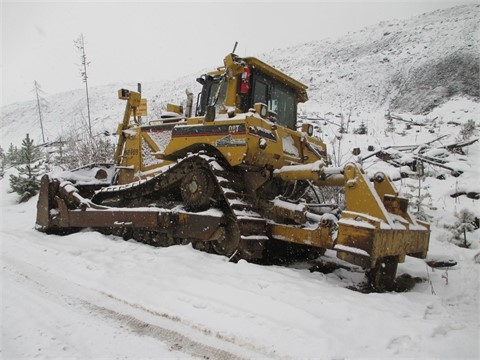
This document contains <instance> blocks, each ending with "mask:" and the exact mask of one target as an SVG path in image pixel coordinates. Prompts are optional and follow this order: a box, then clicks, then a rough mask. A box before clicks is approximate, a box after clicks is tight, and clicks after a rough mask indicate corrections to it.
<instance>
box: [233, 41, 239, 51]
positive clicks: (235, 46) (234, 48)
mask: <svg viewBox="0 0 480 360" xmlns="http://www.w3.org/2000/svg"><path fill="white" fill-rule="evenodd" d="M237 45H238V41H235V45H234V46H233V51H232V54H235V50H237Z"/></svg>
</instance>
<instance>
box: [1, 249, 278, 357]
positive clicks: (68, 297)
mask: <svg viewBox="0 0 480 360" xmlns="http://www.w3.org/2000/svg"><path fill="white" fill-rule="evenodd" d="M9 255H11V254H9ZM2 260H3V267H2V269H3V271H4V272H7V273H10V274H11V276H12V277H13V278H15V279H16V280H15V282H16V283H18V284H19V285H20V284H22V286H25V287H30V288H32V287H33V288H35V289H36V291H38V292H39V293H41V294H43V296H45V297H47V298H49V299H50V300H51V301H52V302H53V303H57V304H62V306H64V307H66V308H70V309H72V310H74V311H75V308H86V309H88V310H89V312H93V313H95V314H98V315H100V316H101V317H103V318H106V319H109V320H110V321H112V320H113V321H114V322H116V323H120V324H121V325H124V328H126V329H127V330H129V331H131V332H133V333H134V334H136V335H138V336H140V337H142V336H149V337H151V338H153V339H154V340H158V341H160V342H162V343H164V344H167V345H168V346H169V348H170V351H174V352H181V353H185V354H188V355H190V356H193V357H201V358H204V359H222V360H223V359H234V360H237V359H238V360H240V359H249V358H258V357H260V358H282V357H281V356H278V355H277V354H272V353H271V352H269V351H268V350H267V349H264V348H261V347H259V346H255V345H254V344H250V343H248V344H247V343H241V344H240V343H238V341H237V339H235V337H228V336H225V335H222V334H220V333H218V332H215V331H212V330H210V329H207V328H202V327H201V326H199V325H195V324H189V323H188V322H185V321H183V320H182V319H180V318H179V317H177V316H172V315H169V314H167V313H159V312H156V311H152V310H150V309H147V308H145V307H143V306H140V305H138V304H134V303H130V302H128V301H126V300H124V299H120V298H117V297H115V296H113V295H111V294H108V293H105V292H103V291H101V290H99V289H94V288H88V287H85V286H83V285H80V284H77V283H75V282H72V281H71V280H69V279H67V278H64V277H61V276H59V275H58V274H57V273H52V272H49V271H48V269H46V268H44V267H43V266H35V265H34V264H32V263H27V262H25V261H23V260H22V259H17V258H13V257H12V256H8V255H7V256H5V254H4V255H3V256H2ZM96 318H97V319H98V317H96ZM160 323H161V325H160ZM174 328H179V330H175V329H174ZM188 332H191V334H186V333H188ZM190 335H191V336H190ZM194 338H195V339H194ZM202 341H203V342H202ZM227 349H228V350H227ZM237 354H241V355H237Z"/></svg>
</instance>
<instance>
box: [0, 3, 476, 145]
mask: <svg viewBox="0 0 480 360" xmlns="http://www.w3.org/2000/svg"><path fill="white" fill-rule="evenodd" d="M479 23H480V5H467V6H459V7H454V8H451V9H447V10H439V11H435V12H432V13H427V14H423V15H420V16H417V17H413V18H411V19H409V20H405V21H389V22H382V23H379V24H377V25H376V26H373V27H368V28H365V29H363V30H360V31H358V32H354V33H351V34H348V35H346V36H344V37H342V38H340V39H338V40H335V41H332V40H329V39H326V40H319V41H316V42H310V43H306V44H301V45H298V46H295V47H291V48H286V49H275V50H273V51H271V52H269V53H265V54H263V55H260V56H259V57H260V58H261V59H262V60H264V61H265V62H267V63H270V64H272V65H273V66H276V67H277V68H279V69H280V70H282V71H284V72H285V73H287V74H289V75H291V76H293V77H294V78H297V79H299V80H300V81H302V82H304V83H305V84H307V85H308V86H309V98H310V100H309V101H308V102H307V103H306V104H305V105H303V106H302V107H301V111H302V113H304V114H306V115H312V114H324V113H327V112H333V113H339V112H350V111H355V112H357V113H361V114H363V115H364V116H370V117H372V116H371V115H369V114H373V113H376V112H378V111H380V112H384V111H385V110H386V109H387V108H390V109H391V110H393V111H397V112H410V113H414V114H415V113H428V112H429V111H430V110H432V109H433V108H435V107H436V106H438V105H440V104H442V103H444V102H446V101H447V100H448V99H449V98H452V97H459V96H460V97H461V96H463V97H468V98H470V99H473V100H475V101H478V100H479V93H480V90H479V88H480V85H479V84H480V80H479V64H480V60H479V54H480V44H479V41H480V36H479V25H478V24H479ZM319 38H321V34H319ZM221 62H222V59H218V63H217V64H212V68H214V67H216V66H219V65H221ZM193 70H194V69H192V71H193ZM206 70H208V69H203V70H198V71H193V72H192V73H191V74H189V75H188V76H185V77H182V78H180V79H177V80H176V81H169V82H160V83H145V84H142V85H143V86H142V89H143V93H144V96H145V97H146V98H148V99H149V101H150V102H149V111H150V114H149V116H150V117H152V118H155V117H156V116H158V114H159V113H160V112H161V108H162V107H163V106H164V105H165V104H166V103H167V102H175V103H179V102H182V101H184V100H185V98H186V96H185V89H187V88H188V89H190V90H191V91H193V92H194V93H195V94H196V93H198V91H199V86H198V84H196V82H195V79H196V77H197V76H198V75H199V74H201V73H202V72H204V71H206ZM120 87H128V88H131V89H135V88H136V83H130V84H125V83H123V84H122V83H118V84H109V85H105V86H101V87H96V88H91V89H90V97H91V114H92V126H93V128H94V131H93V132H94V134H98V133H103V132H104V131H105V130H108V131H110V132H112V131H114V130H115V129H116V124H117V123H118V121H119V119H121V117H122V113H123V106H124V104H123V103H122V102H121V101H119V100H118V99H117V96H116V91H117V89H119V88H120ZM45 100H46V102H48V105H47V106H45V107H44V109H43V118H44V132H45V138H46V141H52V140H54V139H56V138H57V137H58V136H59V135H61V134H62V133H65V132H68V131H71V129H79V128H80V129H84V131H86V124H87V120H86V100H85V92H84V91H83V90H82V89H79V90H72V91H69V92H65V93H61V94H52V95H48V96H45ZM1 111H2V116H1V122H0V128H1V129H2V138H1V142H0V146H2V148H3V149H7V148H8V146H9V144H10V143H13V144H16V145H20V144H21V140H22V139H23V138H24V137H25V134H26V133H27V132H28V133H30V137H31V138H32V139H34V140H35V142H36V143H41V142H42V137H41V130H40V124H39V120H38V113H37V109H36V102H35V101H29V102H24V103H15V104H11V105H8V106H4V107H2V110H1Z"/></svg>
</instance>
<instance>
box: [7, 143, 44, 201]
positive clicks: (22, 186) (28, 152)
mask: <svg viewBox="0 0 480 360" xmlns="http://www.w3.org/2000/svg"><path fill="white" fill-rule="evenodd" d="M40 157H41V154H40V151H39V150H38V149H37V148H35V147H34V146H33V140H31V139H30V136H29V135H28V134H27V136H26V137H25V139H23V141H22V148H21V149H20V150H19V152H18V164H19V165H20V164H21V165H23V166H18V168H17V169H18V176H16V175H10V187H11V188H12V190H13V191H14V192H16V193H17V194H18V195H20V199H19V202H25V201H27V200H28V199H30V198H31V197H32V196H34V195H36V194H37V192H38V189H39V186H40V181H39V180H38V179H37V175H38V172H39V167H38V165H36V166H35V163H36V162H37V161H38V160H39V159H40Z"/></svg>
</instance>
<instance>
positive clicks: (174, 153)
mask: <svg viewBox="0 0 480 360" xmlns="http://www.w3.org/2000/svg"><path fill="white" fill-rule="evenodd" d="M197 81H198V82H199V83H200V84H201V85H202V90H201V92H200V93H199V94H198V97H197V103H196V106H195V108H194V106H193V94H191V93H188V92H187V101H186V103H185V106H180V105H173V104H168V105H167V110H168V112H166V113H165V115H164V116H162V117H161V118H160V119H157V120H150V121H147V122H146V123H142V121H140V117H139V115H141V114H142V106H144V100H142V99H141V94H140V93H139V92H135V91H129V90H126V89H121V90H119V93H118V95H119V98H120V99H122V100H124V101H125V102H126V108H125V113H124V116H123V121H122V122H121V123H120V124H119V127H118V130H117V135H118V145H117V148H116V152H115V157H114V164H112V165H111V166H105V165H103V166H100V165H91V166H87V167H85V168H82V169H79V170H77V171H71V172H65V173H63V174H61V175H60V176H52V175H49V174H47V175H44V177H43V178H42V180H41V188H40V195H39V200H38V205H37V206H38V211H37V221H36V225H37V229H39V230H40V231H44V232H47V233H58V234H63V233H69V232H72V231H77V230H79V229H82V228H92V229H96V230H98V231H101V232H104V233H110V234H116V235H120V236H123V237H124V238H125V239H130V238H133V239H135V240H137V241H141V242H144V243H147V244H151V245H154V246H170V245H174V244H192V246H193V247H194V248H196V249H199V250H203V251H208V252H212V253H217V254H220V255H224V256H227V257H229V258H231V259H232V260H238V259H246V260H250V261H256V260H260V259H262V258H264V257H266V256H285V257H288V256H289V254H290V253H294V252H295V250H301V252H302V253H304V254H306V255H307V256H310V257H312V258H314V257H318V256H319V255H320V254H322V253H323V252H324V251H325V249H330V250H333V251H335V252H336V256H337V257H338V258H340V259H341V260H344V261H347V262H349V263H351V264H355V265H358V266H361V267H362V268H364V269H366V274H367V279H368V281H369V283H370V284H371V286H372V287H373V288H374V289H377V290H385V289H386V290H389V289H392V288H393V286H394V283H395V276H396V272H397V265H398V263H399V262H403V261H404V260H405V257H406V255H410V256H415V257H420V258H425V257H426V254H427V250H428V243H429V234H430V230H429V225H428V224H427V223H425V222H421V221H419V220H417V219H415V218H414V217H413V216H412V215H411V214H410V213H409V211H408V200H407V199H405V198H402V197H400V196H399V194H398V192H397V191H396V190H395V187H394V185H393V184H392V181H391V180H390V179H389V178H388V176H386V175H385V174H384V173H377V174H375V175H374V176H373V177H372V178H369V177H368V176H367V174H366V173H365V172H364V171H363V169H362V168H361V167H360V166H359V165H358V164H355V163H347V164H345V165H344V166H341V167H332V166H329V158H328V155H327V147H326V144H325V143H324V142H322V141H321V140H320V139H319V138H317V137H314V136H313V127H312V125H311V124H307V123H305V124H302V125H301V128H298V129H297V106H298V104H299V103H302V102H305V101H307V100H308V96H307V92H306V90H307V87H306V86H305V85H304V84H302V83H300V82H298V81H296V80H295V79H293V78H291V77H289V76H287V75H285V74H284V73H282V72H280V71H279V70H277V69H275V68H273V67H271V66H269V65H267V64H265V63H264V62H262V61H260V60H258V59H256V58H253V57H244V58H241V57H239V56H237V55H235V54H233V53H232V54H229V55H227V56H226V57H225V59H224V66H222V67H219V68H217V69H216V70H215V71H212V72H209V73H206V74H204V75H202V76H201V77H199V78H198V79H197ZM183 108H185V109H183ZM184 110H185V111H184ZM329 189H330V190H332V189H337V190H338V189H340V191H339V192H337V195H338V193H340V195H341V196H340V197H342V198H343V199H344V201H342V203H340V202H338V203H335V202H334V201H332V197H330V198H328V197H326V196H325V194H324V193H329V192H328V191H325V190H329ZM321 193H322V194H321ZM333 198H338V196H336V197H333ZM272 249H277V250H278V249H283V250H285V251H283V252H282V251H273V250H272ZM299 252H300V251H299ZM297 253H298V252H297ZM276 254H277V255H276ZM278 254H281V255H278Z"/></svg>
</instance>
